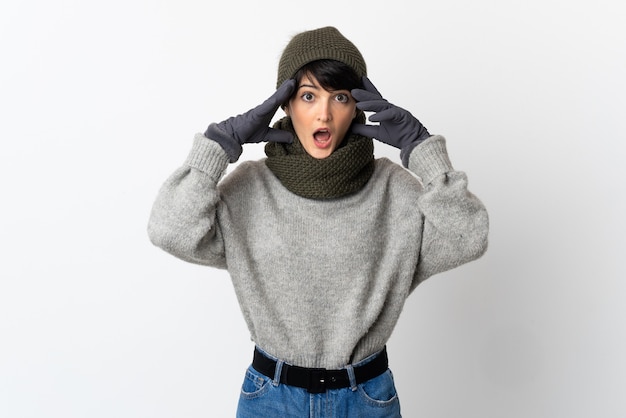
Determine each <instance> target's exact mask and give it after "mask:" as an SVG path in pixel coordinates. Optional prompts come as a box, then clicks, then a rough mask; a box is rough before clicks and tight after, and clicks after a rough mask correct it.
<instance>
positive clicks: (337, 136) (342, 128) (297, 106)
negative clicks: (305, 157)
mask: <svg viewBox="0 0 626 418" xmlns="http://www.w3.org/2000/svg"><path fill="white" fill-rule="evenodd" d="M285 112H286V113H287V115H289V116H291V121H292V123H293V127H294V129H295V131H296V134H297V135H298V138H299V139H300V143H302V146H303V147H304V149H305V150H306V152H307V153H308V154H309V155H310V156H312V157H314V158H318V159H319V158H326V157H328V156H329V155H330V154H332V153H333V151H335V150H336V149H337V147H338V146H339V144H341V141H343V139H344V137H345V136H346V133H347V132H348V129H349V128H350V124H351V123H352V119H354V117H355V116H356V101H355V100H354V98H353V97H352V95H351V94H350V91H348V90H336V91H328V90H325V89H324V88H322V87H321V86H320V85H319V83H318V82H317V79H316V78H315V77H313V76H312V75H308V76H305V77H303V78H302V80H301V81H300V83H299V85H298V90H297V92H296V94H295V96H294V97H293V98H292V99H291V100H290V101H289V103H288V105H287V107H286V108H285Z"/></svg>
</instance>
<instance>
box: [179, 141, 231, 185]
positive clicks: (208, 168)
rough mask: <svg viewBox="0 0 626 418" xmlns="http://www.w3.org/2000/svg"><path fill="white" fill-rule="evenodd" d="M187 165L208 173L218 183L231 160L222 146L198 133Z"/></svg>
mask: <svg viewBox="0 0 626 418" xmlns="http://www.w3.org/2000/svg"><path fill="white" fill-rule="evenodd" d="M185 163H186V164H187V165H188V166H190V167H193V168H196V169H198V170H200V171H203V172H205V173H207V174H208V175H209V176H211V178H214V179H215V181H216V182H217V181H218V180H219V179H220V178H221V177H222V175H223V174H224V171H225V170H226V167H228V163H229V158H228V155H226V152H224V150H223V149H222V147H221V146H220V144H218V143H217V142H215V141H212V140H210V139H208V138H207V137H206V136H204V135H203V134H201V133H198V134H196V136H195V137H194V140H193V146H192V147H191V151H190V152H189V156H187V161H186V162H185Z"/></svg>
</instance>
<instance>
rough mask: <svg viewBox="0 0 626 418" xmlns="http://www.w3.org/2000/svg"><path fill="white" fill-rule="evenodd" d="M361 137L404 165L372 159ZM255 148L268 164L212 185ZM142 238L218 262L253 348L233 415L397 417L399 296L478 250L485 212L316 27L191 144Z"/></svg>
mask: <svg viewBox="0 0 626 418" xmlns="http://www.w3.org/2000/svg"><path fill="white" fill-rule="evenodd" d="M279 107H282V108H283V110H284V111H285V113H286V115H287V116H286V117H284V118H283V119H281V120H279V121H278V122H277V123H276V124H274V126H273V127H272V128H270V127H269V123H270V122H271V119H272V118H273V116H274V114H275V112H276V111H277V109H278V108H279ZM364 111H368V112H374V114H373V115H372V116H371V117H370V121H373V122H379V123H378V124H376V125H369V124H365V116H364ZM372 138H375V139H377V140H379V141H382V142H385V143H387V144H389V145H392V146H394V147H397V148H398V149H399V150H400V156H401V160H402V164H403V165H404V167H405V168H406V169H405V168H403V167H402V166H400V165H398V164H395V163H393V162H391V161H389V160H388V159H384V158H380V159H375V158H374V154H373V151H374V146H373V141H372ZM261 141H267V142H268V143H267V145H266V147H265V152H266V154H267V158H264V159H262V160H260V161H247V162H242V163H241V164H240V165H239V166H238V167H237V168H236V169H235V170H234V171H233V172H232V173H230V174H229V175H228V176H226V177H224V178H222V177H223V175H224V172H225V170H226V168H227V165H228V164H229V163H232V162H235V161H237V160H238V159H239V156H240V155H241V152H242V145H243V144H246V143H253V142H261ZM413 174H415V175H417V176H418V177H419V178H420V179H421V181H420V180H418V179H417V178H416V177H415V176H414V175H413ZM148 232H149V236H150V238H151V240H152V242H153V243H154V244H155V245H157V246H159V247H161V248H163V249H164V250H166V251H168V252H170V253H172V254H173V255H175V256H177V257H179V258H181V259H183V260H186V261H189V262H193V263H198V264H205V265H209V266H213V267H217V268H224V269H228V272H229V274H230V276H231V278H232V282H233V285H234V288H235V292H236V294H237V298H238V300H239V303H240V306H241V310H242V313H243V315H244V318H245V321H246V323H247V325H248V328H249V330H250V334H251V338H252V340H253V341H254V342H255V345H256V349H255V350H254V356H253V362H252V365H251V366H250V368H249V369H248V370H247V371H246V374H245V379H244V383H243V386H242V391H241V397H240V401H239V407H238V412H237V416H239V417H256V418H258V417H279V416H280V417H305V416H316V417H318V416H319V417H322V416H332V417H370V418H372V417H399V416H400V404H399V400H398V397H397V394H396V389H395V387H394V382H393V377H392V375H391V371H390V370H389V369H388V365H387V353H386V350H385V345H386V343H387V341H388V339H389V337H390V335H391V332H392V330H393V328H394V326H395V324H396V322H397V320H398V317H399V315H400V312H401V311H402V307H403V305H404V302H405V300H406V298H407V297H408V296H409V294H410V293H411V292H412V291H413V290H414V289H415V288H416V286H417V285H418V284H419V283H421V282H422V281H424V280H425V279H427V278H428V277H430V276H432V275H434V274H436V273H439V272H442V271H445V270H448V269H451V268H454V267H456V266H459V265H461V264H463V263H466V262H469V261H472V260H474V259H476V258H478V257H480V256H481V255H482V254H483V253H484V251H485V250H486V248H487V233H488V217H487V212H486V210H485V208H484V206H483V205H482V203H481V202H480V201H479V200H478V199H477V198H476V197H475V196H474V195H472V194H471V193H470V192H469V191H468V189H467V177H466V175H465V174H464V173H462V172H459V171H455V170H454V169H453V168H452V165H451V163H450V160H449V158H448V154H447V152H446V146H445V140H444V138H443V137H441V136H437V135H435V136H431V135H430V134H429V133H428V131H427V130H426V128H425V127H424V126H423V125H422V124H421V123H420V122H419V121H418V120H417V119H416V118H415V117H413V116H412V115H411V113H409V112H408V111H406V110H404V109H402V108H400V107H397V106H395V105H393V104H391V103H389V102H388V101H386V100H385V99H384V98H383V97H382V96H381V94H380V93H379V92H378V91H377V90H376V88H375V87H374V85H373V84H372V82H371V81H370V80H369V79H368V78H367V77H366V65H365V61H364V60H363V57H362V55H361V53H360V52H359V50H358V49H357V48H356V47H355V46H354V45H353V44H352V42H350V41H349V40H348V39H346V38H345V37H344V36H343V35H342V34H341V33H340V32H339V31H338V30H337V29H335V28H333V27H325V28H320V29H316V30H312V31H306V32H303V33H300V34H298V35H296V36H295V37H293V38H292V40H291V41H290V43H289V44H288V45H287V47H286V48H285V50H284V52H283V55H282V57H281V59H280V62H279V69H278V80H277V90H276V92H275V93H274V94H273V95H272V96H271V97H270V98H269V99H268V100H266V101H265V102H264V103H262V104H261V105H259V106H258V107H256V108H254V109H252V110H250V111H248V112H246V113H244V114H241V115H238V116H235V117H231V118H229V119H227V120H225V121H222V122H220V123H212V124H210V125H209V127H208V129H207V130H206V132H205V133H204V134H197V135H196V137H195V140H194V144H193V147H192V149H191V152H190V154H189V156H188V158H187V160H186V162H185V163H184V164H183V165H182V167H180V168H179V169H178V170H176V171H175V172H174V173H173V174H172V175H171V176H170V177H169V178H168V179H167V181H166V182H165V184H164V185H163V187H162V188H161V190H160V192H159V194H158V196H157V199H156V201H155V203H154V207H153V210H152V214H151V217H150V222H149V226H148ZM309 414H311V415H309Z"/></svg>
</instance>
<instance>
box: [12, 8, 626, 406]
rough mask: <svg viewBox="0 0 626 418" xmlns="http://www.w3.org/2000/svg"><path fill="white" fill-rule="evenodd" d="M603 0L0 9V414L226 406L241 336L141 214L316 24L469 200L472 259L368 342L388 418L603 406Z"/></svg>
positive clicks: (612, 38) (607, 51)
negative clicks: (364, 68) (341, 39)
mask: <svg viewBox="0 0 626 418" xmlns="http://www.w3.org/2000/svg"><path fill="white" fill-rule="evenodd" d="M620 6H621V2H620V1H618V0H615V1H603V0H596V1H593V2H592V1H565V0H563V1H559V0H541V1H539V0H524V1H522V0H519V1H495V0H475V1H471V2H470V1H462V0H436V1H435V0H430V1H422V2H409V1H406V2H393V1H375V2H374V1H372V2H367V1H358V2H357V1H353V2H348V1H342V2H339V1H323V0H320V1H315V2H293V1H286V0H285V1H249V2H241V1H239V2H238V1H222V2H208V1H207V2H201V1H183V0H161V1H147V0H111V1H107V2H86V1H78V0H60V1H55V2H48V1H43V0H23V1H19V2H18V1H13V2H3V3H2V5H1V6H0V48H1V49H0V56H1V64H0V76H1V81H0V140H1V141H2V146H1V147H0V195H1V196H2V200H1V203H0V214H1V216H0V234H1V235H0V236H1V240H0V257H1V262H0V339H1V340H0V417H3V418H24V417H36V418H42V417H46V418H47V417H63V418H70V417H72V418H73V417H76V418H78V417H80V418H83V417H90V418H98V417H106V418H110V417H129V418H139V417H150V418H161V417H163V418H165V417H177V418H178V417H185V418H194V417H230V416H234V411H235V407H236V402H237V398H238V393H239V386H240V383H241V380H242V377H243V370H244V368H245V367H246V366H247V365H248V363H249V361H250V359H251V354H252V343H251V342H250V341H249V337H248V333H247V331H246V328H245V325H244V323H243V319H242V318H241V314H240V312H239V308H238V305H237V302H236V299H235V296H234V293H233V290H232V287H231V284H230V282H229V279H228V276H227V275H226V274H225V273H224V272H222V271H218V270H214V269H210V268H206V267H199V266H195V265H191V264H187V263H184V262H182V261H179V260H177V259H175V258H173V257H171V256H169V255H168V254H166V253H164V252H162V251H161V250H159V249H157V248H155V247H153V246H152V245H151V244H150V243H149V241H148V238H147V234H146V230H145V229H146V223H147V219H148V215H149V211H150V207H151V204H152V201H153V199H154V197H155V195H156V192H157V190H158V188H159V186H160V185H161V183H162V182H163V181H164V180H165V178H166V177H167V176H168V175H169V174H170V173H171V172H172V171H173V170H174V169H175V168H177V167H178V166H179V165H180V164H182V162H183V161H184V159H185V157H186V154H187V152H188V150H189V148H190V146H191V140H192V137H193V134H194V133H195V132H198V131H202V130H203V129H204V128H205V127H206V125H207V124H208V123H209V122H212V121H220V120H222V119H224V118H226V117H229V116H232V115H234V114H237V113H241V112H243V111H246V110H248V109H249V108H251V107H253V106H255V105H257V104H258V103H260V102H261V101H262V100H264V99H265V98H266V97H268V96H269V95H270V94H271V93H272V92H273V90H274V86H275V74H276V67H277V63H278V58H279V56H280V53H281V51H282V49H283V47H284V46H285V45H286V43H287V42H288V40H289V39H290V37H291V36H292V35H294V34H295V33H297V32H300V31H302V30H306V29H313V28H316V27H320V26H325V25H335V26H337V27H338V28H339V29H340V30H341V31H342V32H343V33H344V34H345V35H346V36H347V37H348V38H349V39H351V40H352V41H353V42H354V43H355V44H356V45H357V46H358V47H359V49H360V50H361V51H362V53H363V55H364V56H365V58H366V60H367V63H368V70H369V75H370V78H371V79H372V81H373V82H374V84H376V86H377V87H378V88H379V90H380V91H381V92H382V93H383V95H384V96H385V97H386V98H387V99H389V100H390V101H392V102H394V103H396V104H398V105H401V106H402V107H405V108H408V109H410V110H411V111H412V112H413V113H414V114H415V115H416V116H418V118H419V119H420V120H421V121H422V122H423V123H424V124H425V125H426V126H427V128H428V129H429V130H430V131H431V132H432V133H439V134H443V135H445V136H446V137H447V139H448V147H449V152H450V154H451V158H452V161H453V163H454V165H455V166H456V168H457V169H460V170H463V171H466V172H467V173H468V175H469V178H470V188H471V190H472V191H473V192H474V193H476V194H477V195H478V196H479V197H480V198H481V199H482V200H483V201H484V203H485V204H486V205H487V207H488V209H489V212H490V219H491V232H490V248H489V250H488V252H487V254H486V255H485V256H484V257H483V258H482V259H480V260H478V261H476V262H474V263H471V264H468V265H465V266H463V267H460V268H458V269H456V270H454V271H451V272H448V273H445V274H441V275H439V276H436V277H433V278H432V279H430V280H428V281H427V282H425V283H424V284H422V285H421V286H420V287H418V289H417V290H416V292H415V293H414V294H413V295H412V296H411V298H410V299H409V301H408V302H407V305H406V308H405V311H404V312H403V316H402V318H401V320H400V323H399V324H398V327H397V328H396V330H395V333H394V336H393V337H392V340H391V341H390V343H389V351H390V356H391V367H392V369H393V370H394V373H395V376H396V383H397V386H398V391H399V393H400V397H401V402H402V408H403V413H404V416H406V417H429V418H433V417H442V418H449V417H461V416H463V417H480V418H484V417H493V418H501V417H509V418H514V417H524V418H526V417H532V418H538V417H542V418H543V417H545V418H554V417H568V418H578V417H580V418H587V417H592V416H593V417H603V418H608V417H615V418H617V417H624V416H626V397H624V393H625V392H626V356H625V355H624V353H625V352H626V326H625V324H624V318H625V316H626V304H625V303H624V302H623V301H624V296H625V293H626V285H625V284H624V276H625V273H626V272H625V268H624V261H623V258H624V249H625V248H626V246H625V238H624V236H625V232H626V228H625V222H624V215H623V214H624V211H625V209H626V205H625V204H624V202H623V196H622V195H623V193H624V191H625V190H624V186H623V182H624V179H625V175H626V169H625V168H624V147H623V143H624V140H625V139H626V129H625V128H624V114H625V109H626V94H625V93H626V81H625V76H624V75H625V74H626V33H625V30H624V29H623V28H624V17H625V14H624V11H623V10H621V9H620V8H619V7H620ZM397 154H398V153H397V151H396V150H394V149H391V148H389V147H386V146H383V145H382V144H378V145H377V155H378V156H388V157H390V158H392V159H394V160H395V161H399V157H398V155H397ZM262 155H263V154H262V148H261V147H257V146H247V147H246V150H245V152H244V154H243V156H242V159H248V158H259V157H261V156H262Z"/></svg>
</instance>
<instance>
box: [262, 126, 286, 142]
mask: <svg viewBox="0 0 626 418" xmlns="http://www.w3.org/2000/svg"><path fill="white" fill-rule="evenodd" d="M264 141H267V142H282V143H284V144H291V143H292V142H293V135H292V134H291V133H289V132H287V131H283V130H280V129H273V128H269V130H268V131H267V134H266V135H265V138H264Z"/></svg>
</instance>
